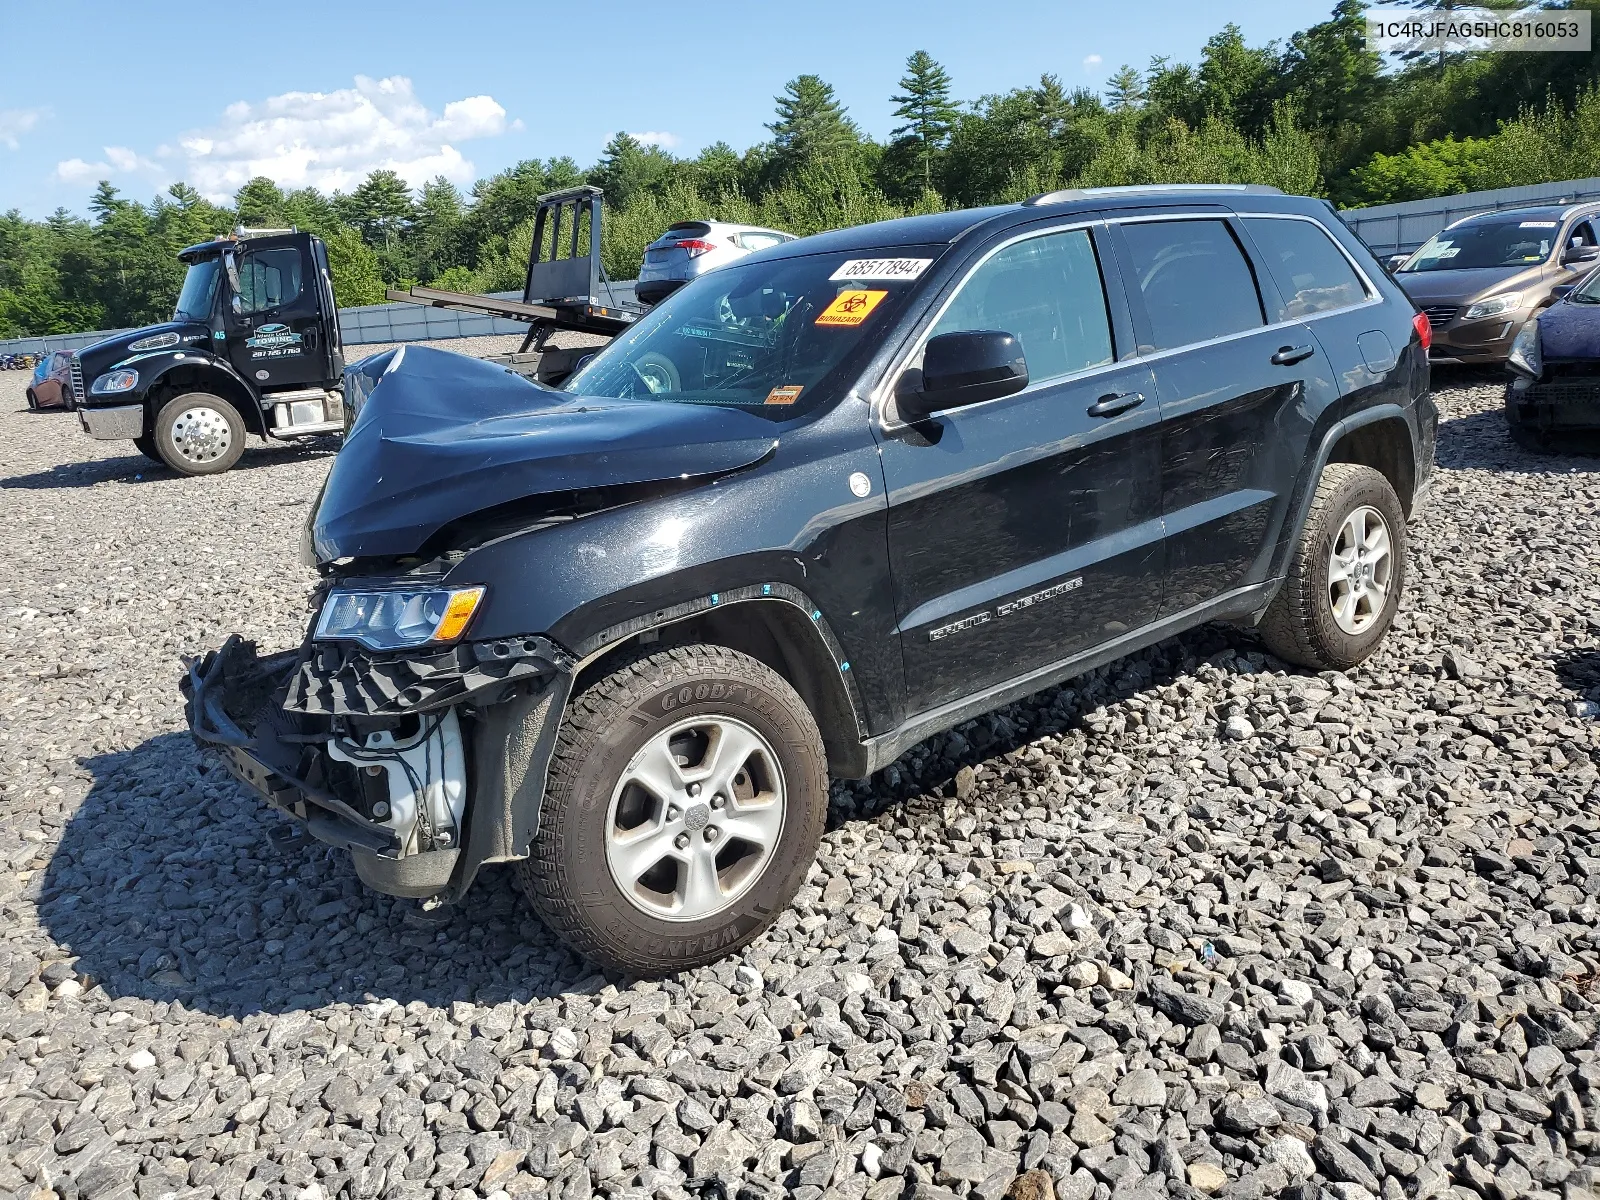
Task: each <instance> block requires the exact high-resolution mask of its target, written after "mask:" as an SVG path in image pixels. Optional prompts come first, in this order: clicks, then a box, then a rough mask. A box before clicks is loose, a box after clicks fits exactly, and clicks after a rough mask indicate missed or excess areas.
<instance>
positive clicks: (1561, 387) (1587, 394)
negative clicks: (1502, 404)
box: [1506, 366, 1600, 433]
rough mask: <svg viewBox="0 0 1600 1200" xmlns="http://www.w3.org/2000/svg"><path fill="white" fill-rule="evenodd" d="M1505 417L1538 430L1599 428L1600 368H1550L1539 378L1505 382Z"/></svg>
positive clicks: (1518, 377) (1591, 429) (1521, 377)
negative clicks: (1597, 369)
mask: <svg viewBox="0 0 1600 1200" xmlns="http://www.w3.org/2000/svg"><path fill="white" fill-rule="evenodd" d="M1506 419H1507V420H1508V421H1509V422H1510V423H1511V424H1513V425H1517V426H1521V427H1523V428H1526V429H1530V430H1536V431H1538V432H1541V433H1544V432H1556V431H1560V430H1573V431H1597V430H1600V371H1596V370H1595V369H1593V367H1592V366H1590V367H1589V369H1582V370H1579V369H1563V368H1561V367H1556V368H1550V369H1548V370H1547V371H1546V374H1545V375H1544V376H1543V377H1542V378H1540V379H1537V380H1534V379H1529V378H1527V377H1526V376H1524V375H1518V376H1516V377H1515V378H1513V379H1512V380H1511V382H1510V383H1508V384H1507V385H1506Z"/></svg>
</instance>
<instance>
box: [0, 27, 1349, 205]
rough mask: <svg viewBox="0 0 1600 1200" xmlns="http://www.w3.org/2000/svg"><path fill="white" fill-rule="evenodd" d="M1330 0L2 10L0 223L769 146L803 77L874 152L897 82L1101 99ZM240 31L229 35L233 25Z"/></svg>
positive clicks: (1262, 36) (1278, 31) (1258, 36)
mask: <svg viewBox="0 0 1600 1200" xmlns="http://www.w3.org/2000/svg"><path fill="white" fill-rule="evenodd" d="M1331 9H1332V0H1230V3H1228V4H1227V5H1225V6H1222V5H1205V4H1195V3H1193V0H1187V2H1178V0H1134V2H1131V3H1110V4H1107V3H1097V4H1094V5H1088V4H1081V3H1072V2H1071V0H1054V2H1050V3H1034V2H1032V0H1027V2H1022V0H1015V2H1012V3H1006V4H989V5H984V4H973V3H971V2H970V0H967V2H964V3H957V2H950V0H922V2H920V3H903V2H899V0H895V2H883V0H878V2H875V3H874V2H870V0H869V2H863V0H855V2H854V3H835V2H833V0H815V2H812V3H800V4H785V5H782V6H778V5H757V4H750V3H745V4H731V3H720V2H711V3H704V2H702V3H699V4H695V5H688V6H681V7H673V8H668V7H666V6H659V7H658V6H653V5H646V4H636V3H628V2H625V0H619V2H614V3H612V4H609V5H596V4H583V5H575V4H571V3H565V4H561V5H546V4H538V3H527V2H526V0H524V2H522V3H487V2H484V3H471V2H463V0H428V2H422V0H415V2H413V0H387V2H386V3H384V4H381V5H379V4H363V5H353V4H342V3H338V2H337V0H324V2H323V3H319V4H305V3H295V2H281V0H280V2H279V3H275V4H272V5H268V6H254V5H252V6H245V7H242V8H231V9H230V8H228V7H222V8H206V7H204V6H202V8H201V9H198V10H197V9H195V8H194V6H193V5H192V4H178V3H169V2H167V0H150V2H147V3H141V4H129V3H127V2H126V0H118V2H115V3H111V2H104V0H102V2H93V3H91V2H87V0H84V2H76V0H52V3H50V4H40V3H29V4H24V3H22V2H21V0H0V28H4V29H5V31H6V39H5V40H6V44H7V45H8V46H9V47H11V48H12V53H10V54H8V55H7V61H6V66H5V69H4V71H0V209H7V208H12V207H16V208H20V209H21V210H22V211H23V213H24V214H26V215H28V216H32V217H40V216H44V215H47V214H48V213H49V212H51V211H52V210H53V209H54V208H55V207H56V206H58V205H64V206H66V207H67V208H69V209H73V210H76V211H82V210H83V208H84V205H85V202H86V201H87V199H88V197H89V195H90V193H91V192H92V190H93V188H94V185H95V181H96V180H98V179H101V178H109V179H111V180H112V182H114V183H115V184H116V185H117V186H118V187H119V188H121V189H122V190H123V192H124V193H125V194H127V195H129V196H133V197H137V198H139V199H148V198H149V197H150V196H152V195H154V194H155V193H156V192H157V191H158V190H161V189H162V188H164V187H165V186H166V184H168V183H170V182H171V181H173V180H174V179H180V178H181V179H186V180H188V181H189V182H191V183H193V184H195V186H197V187H199V188H200V189H201V191H203V192H205V193H207V194H208V195H211V196H213V197H218V198H223V197H226V196H228V195H231V194H232V192H233V191H234V190H235V189H236V188H237V186H238V184H239V183H240V182H243V180H244V179H245V178H248V177H249V176H250V175H252V174H257V173H260V174H268V175H272V176H274V177H275V178H277V179H278V180H279V181H280V182H281V183H284V184H286V185H291V186H293V185H298V184H302V183H313V184H317V185H319V186H322V187H323V188H324V189H325V190H329V189H331V188H333V187H338V186H344V187H348V186H350V185H351V183H352V182H355V181H359V179H360V178H361V177H363V176H364V175H365V174H366V172H367V171H369V170H371V169H372V168H374V167H377V166H392V167H394V168H395V169H397V170H399V171H400V172H401V174H402V175H404V176H406V177H407V178H409V179H412V180H414V181H420V180H421V179H423V178H428V177H431V176H433V175H437V174H444V175H446V176H449V177H451V178H454V179H455V180H456V181H457V182H458V183H463V184H465V183H467V182H469V181H470V180H471V179H473V178H476V177H479V176H482V175H487V174H491V173H493V172H494V171H496V170H499V169H500V168H502V167H505V166H507V165H509V164H511V163H513V162H516V161H517V160H519V159H523V158H532V157H537V158H548V157H551V156H554V155H562V154H567V155H571V156H572V157H573V158H575V159H577V160H578V162H579V163H580V164H582V165H588V164H590V163H592V162H593V161H594V160H595V159H596V158H597V157H598V156H599V154H600V152H601V150H602V148H603V147H604V145H605V143H606V140H607V138H609V137H610V135H611V134H612V133H613V132H615V131H616V130H619V129H625V130H628V131H629V132H632V133H635V134H641V135H648V137H649V139H650V140H656V141H658V142H660V143H661V144H663V145H666V146H668V147H669V148H671V149H672V150H673V151H674V152H676V153H680V154H684V153H693V152H694V151H696V150H698V149H699V148H700V147H702V146H704V145H707V144H709V143H711V142H714V141H717V140H719V139H720V140H723V141H726V142H728V143H730V144H731V145H733V146H734V147H735V148H736V149H740V150H742V149H744V148H745V147H746V146H748V145H750V144H752V143H754V142H757V141H760V140H762V139H763V138H765V137H766V136H767V134H766V130H765V129H764V128H763V126H764V124H765V123H766V122H767V121H769V120H771V119H772V98H773V97H774V96H775V95H776V94H777V93H778V92H779V91H781V90H782V87H783V84H784V82H785V81H786V80H788V79H790V78H792V77H794V76H795V75H798V74H800V73H802V72H814V73H816V74H818V75H821V76H822V77H823V78H824V79H826V80H827V81H828V82H830V83H831V84H833V85H834V88H835V90H836V91H837V93H838V95H839V98H840V99H841V100H842V101H843V102H844V103H845V105H847V106H848V108H849V111H850V115H851V116H852V117H853V118H854V119H855V120H856V121H857V122H858V123H859V124H860V125H861V127H862V128H863V129H864V130H865V131H866V132H868V133H870V134H872V135H874V136H877V137H880V138H881V137H884V136H885V135H886V134H887V133H888V131H889V129H890V128H891V127H892V126H893V125H894V124H895V123H896V122H895V120H894V118H893V116H892V112H891V109H892V107H893V106H892V105H891V104H890V102H889V99H888V97H889V96H890V95H891V94H892V93H893V92H894V91H895V90H896V86H895V85H896V81H897V80H898V79H899V77H900V75H901V73H902V69H903V64H904V62H905V58H906V56H907V55H908V54H910V53H911V52H912V51H913V50H917V49H925V50H927V51H928V52H929V53H931V54H932V55H933V56H934V57H935V58H936V59H938V60H939V61H940V62H942V63H943V64H944V65H945V67H946V68H947V69H948V70H949V72H950V75H951V77H952V81H953V83H954V87H955V91H956V95H957V96H958V97H959V98H961V99H963V100H965V99H972V98H975V97H977V96H979V95H981V94H983V93H985V92H995V91H1004V90H1007V89H1009V88H1012V87H1016V86H1019V85H1023V84H1027V83H1031V82H1033V81H1035V80H1036V79H1037V78H1038V77H1039V75H1040V74H1042V73H1044V72H1052V73H1054V74H1056V75H1059V76H1060V77H1061V80H1062V82H1063V83H1064V84H1066V85H1067V86H1068V87H1069V88H1070V87H1076V86H1088V87H1093V88H1096V89H1099V88H1100V87H1101V86H1102V85H1103V84H1104V82H1105V80H1106V78H1107V77H1108V76H1109V75H1110V74H1111V72H1112V71H1114V70H1115V69H1116V68H1117V66H1118V65H1120V64H1122V63H1124V62H1131V63H1133V64H1135V65H1137V66H1139V67H1141V68H1143V67H1144V66H1145V65H1146V64H1148V62H1149V61H1150V58H1151V57H1152V56H1153V55H1166V56H1169V57H1172V58H1175V59H1181V60H1189V61H1193V60H1195V59H1197V58H1198V56H1199V52H1200V48H1201V46H1202V45H1203V44H1204V42H1205V40H1206V38H1208V37H1209V36H1210V35H1211V34H1213V33H1215V32H1216V31H1217V29H1219V28H1220V27H1221V26H1222V24H1223V23H1224V22H1226V21H1228V20H1232V21H1234V22H1236V23H1237V24H1238V25H1239V26H1240V27H1241V28H1242V29H1243V30H1244V34H1245V37H1246V38H1247V39H1248V40H1249V41H1250V42H1251V43H1252V44H1258V43H1261V42H1265V41H1269V40H1272V39H1278V40H1280V41H1281V40H1283V39H1286V38H1287V37H1288V36H1289V35H1290V34H1291V33H1293V32H1294V31H1295V30H1296V29H1301V28H1304V27H1305V26H1307V25H1309V24H1313V23H1315V22H1317V21H1320V20H1323V19H1325V18H1326V17H1327V15H1328V13H1329V12H1330V11H1331ZM235 14H236V15H235Z"/></svg>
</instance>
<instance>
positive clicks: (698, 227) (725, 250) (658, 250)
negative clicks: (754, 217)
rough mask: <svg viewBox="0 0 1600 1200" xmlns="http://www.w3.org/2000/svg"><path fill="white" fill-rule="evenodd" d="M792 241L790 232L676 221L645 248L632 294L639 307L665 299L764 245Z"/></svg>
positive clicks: (706, 222)
mask: <svg viewBox="0 0 1600 1200" xmlns="http://www.w3.org/2000/svg"><path fill="white" fill-rule="evenodd" d="M792 241H794V235H793V234H792V233H779V232H778V231H777V230H776V229H762V228H760V227H759V226H756V225H729V224H727V223H725V222H723V221H677V222H674V223H673V224H671V225H669V226H667V231H666V232H665V233H663V234H662V235H661V236H660V237H658V238H657V239H656V240H655V241H653V242H651V243H650V244H649V245H648V246H646V247H645V251H644V266H643V267H642V268H640V270H639V282H638V283H637V284H636V285H635V287H634V294H635V295H636V296H638V297H639V300H640V302H641V303H643V304H656V303H659V302H660V301H662V300H664V299H666V298H667V297H668V296H670V295H671V294H672V293H673V292H675V291H677V290H678V289H679V288H681V287H682V286H683V285H684V284H686V283H688V282H689V281H690V280H691V279H698V278H699V277H700V276H702V275H704V274H705V273H706V272H707V271H715V270H716V269H717V268H718V267H723V266H727V264H729V263H731V262H733V261H734V260H735V259H740V258H743V257H744V256H745V255H746V254H754V253H755V252H756V251H757V250H765V249H766V248H767V247H768V246H776V245H779V244H781V243H783V242H792Z"/></svg>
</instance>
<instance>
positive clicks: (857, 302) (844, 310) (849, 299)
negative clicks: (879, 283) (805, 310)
mask: <svg viewBox="0 0 1600 1200" xmlns="http://www.w3.org/2000/svg"><path fill="white" fill-rule="evenodd" d="M888 294H889V293H888V292H867V291H848V292H840V293H839V294H838V295H837V296H835V297H834V298H833V303H832V304H830V305H828V307H827V308H825V309H823V310H822V314H821V315H820V316H818V317H817V320H816V324H818V325H859V324H861V322H863V321H865V320H866V319H867V318H868V317H869V316H871V315H872V310H873V309H875V308H877V307H878V305H879V304H881V303H883V298H884V297H885V296H887V295H888Z"/></svg>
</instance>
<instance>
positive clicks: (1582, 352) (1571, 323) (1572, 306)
mask: <svg viewBox="0 0 1600 1200" xmlns="http://www.w3.org/2000/svg"><path fill="white" fill-rule="evenodd" d="M1539 353H1540V354H1541V355H1542V356H1543V358H1544V360H1545V361H1546V362H1553V361H1556V360H1559V359H1591V360H1593V359H1600V304H1578V303H1574V302H1573V301H1571V300H1562V301H1561V302H1560V303H1558V304H1552V305H1551V306H1550V307H1549V308H1547V309H1545V310H1544V312H1542V313H1540V314H1539Z"/></svg>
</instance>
